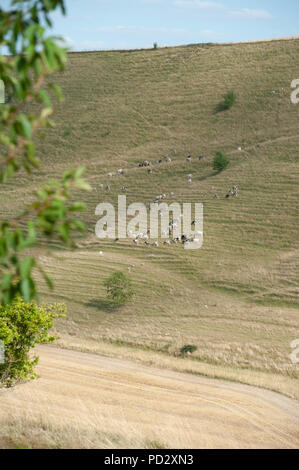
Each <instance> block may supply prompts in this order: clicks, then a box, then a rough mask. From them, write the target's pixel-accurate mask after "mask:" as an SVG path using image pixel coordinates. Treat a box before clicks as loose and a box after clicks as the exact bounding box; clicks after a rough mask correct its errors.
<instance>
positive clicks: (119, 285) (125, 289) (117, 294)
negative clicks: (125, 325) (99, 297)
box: [104, 271, 134, 305]
mask: <svg viewBox="0 0 299 470" xmlns="http://www.w3.org/2000/svg"><path fill="white" fill-rule="evenodd" d="M104 286H105V287H106V288H107V297H108V298H110V299H111V300H112V301H113V302H114V303H115V304H116V305H123V304H125V303H126V302H128V301H129V300H130V299H131V298H132V296H133V295H134V291H133V289H132V283H131V280H130V279H129V278H128V277H127V276H126V274H125V273H123V272H122V271H115V272H114V273H113V274H112V275H111V276H110V277H108V278H107V279H106V281H105V282H104Z"/></svg>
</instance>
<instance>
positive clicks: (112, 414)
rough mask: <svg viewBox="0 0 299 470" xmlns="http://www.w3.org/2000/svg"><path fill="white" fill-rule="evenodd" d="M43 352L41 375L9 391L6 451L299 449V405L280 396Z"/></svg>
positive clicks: (4, 402)
mask: <svg viewBox="0 0 299 470" xmlns="http://www.w3.org/2000/svg"><path fill="white" fill-rule="evenodd" d="M39 352H40V353H41V362H40V365H39V373H40V376H41V377H40V379H38V380H37V381H35V382H34V383H27V384H23V385H20V386H18V387H17V388H16V389H15V390H13V391H7V392H2V393H1V411H0V413H1V414H2V415H3V416H5V418H4V419H3V418H2V419H1V424H2V429H1V434H2V435H3V434H4V435H5V436H6V442H5V441H4V443H3V441H2V442H1V441H0V448H1V446H3V444H4V445H6V446H7V445H8V446H11V447H15V448H36V447H47V448H57V447H58V448H78V447H85V448H95V447H97V448H111V447H112V448H132V447H133V448H136V447H138V448H140V447H141V448H172V449H174V448H175V449H176V448H192V449H193V448H247V449H248V448H249V449H250V448H286V449H294V448H296V447H298V444H299V433H298V421H299V408H298V406H297V404H296V402H294V401H293V400H290V399H289V398H286V397H283V396H281V395H278V394H276V393H273V392H269V391H266V390H257V389H255V388H252V387H249V386H245V385H239V384H233V383H227V382H223V381H213V380H211V379H206V378H199V377H194V376H192V375H186V374H180V373H177V372H171V371H166V370H163V369H157V368H155V367H145V366H144V365H142V366H140V365H137V364H136V363H134V362H131V361H124V360H119V359H118V360H117V359H110V358H103V357H99V356H97V355H94V354H83V353H78V352H74V351H65V350H64V351H63V350H59V349H55V348H51V347H41V348H40V349H39ZM12 409H13V416H11V414H10V413H11V410H12ZM7 436H9V437H7Z"/></svg>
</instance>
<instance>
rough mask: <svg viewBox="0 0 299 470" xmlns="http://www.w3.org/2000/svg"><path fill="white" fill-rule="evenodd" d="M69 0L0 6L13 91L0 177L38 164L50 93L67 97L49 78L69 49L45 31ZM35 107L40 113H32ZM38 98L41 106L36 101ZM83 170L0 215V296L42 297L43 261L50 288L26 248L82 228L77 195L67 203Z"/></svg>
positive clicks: (5, 117)
mask: <svg viewBox="0 0 299 470" xmlns="http://www.w3.org/2000/svg"><path fill="white" fill-rule="evenodd" d="M58 8H60V9H61V11H62V12H63V13H65V8H64V0H23V1H22V0H13V1H12V3H11V7H10V9H9V10H7V11H6V10H4V9H2V8H0V46H2V47H4V48H5V49H6V50H7V52H8V55H6V56H4V55H1V56H0V78H1V80H3V82H4V84H5V91H6V92H7V93H8V94H9V95H10V96H12V97H13V99H10V100H9V102H7V103H6V104H0V184H1V183H2V184H3V183H6V182H7V181H8V180H10V179H11V178H13V177H15V175H16V174H17V172H18V171H19V170H20V169H21V168H24V169H25V170H26V171H27V173H29V174H30V173H31V172H32V169H34V168H38V167H39V164H40V162H39V159H38V158H37V156H36V152H35V140H34V137H35V135H38V133H40V129H41V128H42V127H53V126H54V123H53V121H52V120H50V116H51V114H52V113H53V105H52V99H53V95H54V97H56V98H58V100H62V92H61V90H60V88H59V87H57V86H56V85H55V84H54V83H51V82H50V80H49V75H51V74H52V73H53V72H57V71H62V70H63V69H64V67H65V63H66V49H64V48H63V47H61V46H60V45H59V42H58V41H59V38H55V37H48V36H46V26H48V27H49V26H51V25H52V22H51V19H50V13H51V12H53V11H54V10H56V9H58ZM30 103H32V104H35V106H30V109H34V110H35V112H29V111H28V109H29V106H28V105H29V104H30ZM36 105H37V106H36ZM83 171H84V169H83V168H77V169H74V170H70V171H67V172H65V173H64V175H63V176H62V179H61V181H52V182H49V183H47V184H45V185H44V186H43V187H42V188H40V189H39V190H37V191H36V194H35V196H36V200H35V202H33V203H32V204H31V205H30V207H26V208H25V210H24V212H23V213H22V214H21V215H20V216H19V217H17V218H15V219H13V220H11V219H10V220H1V219H0V276H1V281H0V301H1V302H2V304H7V303H9V302H11V301H12V300H13V299H14V298H16V296H17V295H21V296H22V297H23V298H24V299H25V300H26V301H30V300H31V299H33V298H37V290H36V286H35V283H34V280H33V277H32V271H33V269H34V268H36V267H38V268H39V269H40V271H41V272H42V274H43V275H44V277H45V279H46V281H47V283H48V285H49V287H52V282H51V280H50V279H49V277H48V276H47V275H46V274H45V273H44V272H43V271H42V269H41V268H40V267H39V266H38V265H37V262H36V260H35V259H34V257H32V256H26V250H28V248H31V247H34V246H36V245H37V244H38V240H39V239H42V240H43V242H44V243H45V240H46V241H47V242H49V241H50V240H51V239H58V240H60V241H61V242H62V243H64V244H67V243H73V242H72V237H71V236H72V232H73V231H83V230H84V226H83V224H82V223H81V222H80V221H79V220H77V218H76V217H75V216H74V213H75V212H77V211H82V210H83V209H84V205H83V204H82V203H80V202H73V203H69V202H68V201H69V200H70V197H71V191H72V189H74V188H77V189H81V190H89V189H90V188H89V186H88V185H87V184H86V182H85V181H84V180H83V178H82V174H83Z"/></svg>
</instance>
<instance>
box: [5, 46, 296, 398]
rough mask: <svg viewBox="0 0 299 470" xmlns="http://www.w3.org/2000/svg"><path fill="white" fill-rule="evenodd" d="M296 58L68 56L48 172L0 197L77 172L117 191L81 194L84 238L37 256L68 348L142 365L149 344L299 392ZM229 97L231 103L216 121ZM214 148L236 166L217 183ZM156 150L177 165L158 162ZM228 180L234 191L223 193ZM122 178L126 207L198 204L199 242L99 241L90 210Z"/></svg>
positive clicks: (222, 53) (208, 52)
mask: <svg viewBox="0 0 299 470" xmlns="http://www.w3.org/2000/svg"><path fill="white" fill-rule="evenodd" d="M298 53H299V40H298V39H294V40H288V41H273V42H271V41H270V42H259V43H246V44H231V45H190V46H186V47H174V48H163V49H158V50H140V51H114V52H90V53H88V52H85V53H70V54H69V57H68V66H67V70H66V71H65V73H63V74H61V75H58V76H57V77H56V78H55V81H56V82H57V83H58V84H59V85H61V86H62V88H63V91H64V95H65V102H64V103H63V104H61V105H58V106H57V108H56V112H55V121H56V123H57V127H56V128H55V129H51V130H48V131H47V138H46V139H45V140H44V141H41V142H40V143H39V153H40V156H41V159H42V163H43V166H42V168H41V170H40V171H39V172H36V174H35V176H34V181H33V182H29V181H27V177H26V175H20V176H19V177H18V179H17V180H16V181H14V182H12V183H10V184H7V185H5V186H4V187H3V188H2V189H1V191H2V192H1V195H0V197H1V211H2V213H4V214H5V215H9V214H13V213H16V211H17V210H20V208H21V204H22V203H23V201H25V202H26V201H29V200H30V197H31V194H32V190H33V189H34V187H36V186H37V185H38V184H40V183H41V182H42V181H44V180H45V178H46V179H50V178H52V177H54V176H59V175H60V174H61V172H62V171H63V170H64V169H65V168H68V167H70V166H75V165H82V164H83V165H85V166H86V168H87V179H88V181H89V182H90V184H91V185H92V186H99V184H104V186H106V185H107V184H109V185H110V186H111V191H110V192H105V191H104V192H101V191H97V192H92V193H90V194H88V195H84V198H85V202H86V203H87V211H86V214H85V221H86V223H87V227H88V235H87V236H86V238H85V239H84V240H81V242H80V245H79V248H78V250H76V251H75V252H62V251H61V250H58V251H57V253H56V255H57V257H53V251H52V254H51V253H49V254H48V255H47V256H43V258H42V260H43V263H44V265H45V267H46V268H47V270H48V272H49V273H50V274H52V276H53V278H54V281H55V286H56V289H55V292H53V293H51V292H49V291H48V290H47V288H46V286H44V284H43V283H42V281H40V282H41V291H42V294H43V299H44V300H46V301H53V300H59V301H64V302H66V304H67V305H68V310H69V316H68V320H65V321H61V322H60V324H59V332H60V334H61V335H62V340H61V342H62V344H64V345H66V346H70V347H78V348H81V349H82V348H83V349H93V350H99V351H101V352H103V351H104V350H105V342H107V345H106V346H107V351H110V352H109V353H111V354H112V353H113V354H125V352H126V354H129V353H130V350H131V351H132V355H135V356H136V357H139V358H140V359H142V360H145V361H153V360H154V359H152V356H151V354H152V352H149V350H155V351H156V350H158V351H161V352H164V353H165V354H170V355H173V356H175V355H176V354H177V352H178V350H179V348H180V347H181V346H182V345H184V344H186V343H187V344H194V345H196V346H197V348H198V349H197V351H196V352H195V353H194V354H193V355H192V357H193V358H194V361H193V362H194V366H193V367H194V371H197V372H202V373H205V374H210V375H211V374H212V375H216V376H223V377H229V378H232V379H236V380H241V381H245V382H249V383H256V384H262V385H264V386H269V387H270V388H276V389H277V390H281V391H283V392H285V393H288V394H289V395H292V396H294V395H295V392H294V387H293V379H294V378H296V377H298V369H297V370H296V366H294V365H292V363H291V361H290V358H289V355H290V353H291V349H290V342H291V341H292V340H294V339H296V338H297V337H298V326H299V321H298V290H296V285H297V284H296V281H298V270H297V267H298V145H299V134H298V112H299V105H297V106H295V105H294V104H292V103H291V100H290V93H291V88H290V84H291V81H292V80H293V79H294V78H298V77H297V75H298V66H297V58H298ZM231 90H233V91H234V92H235V94H236V97H237V101H236V103H235V105H234V106H233V107H232V108H231V109H230V110H228V111H224V112H220V113H217V112H216V111H215V109H216V106H217V104H218V103H219V102H220V101H221V99H222V97H223V95H224V94H225V93H227V92H229V91H231ZM239 147H241V149H242V150H241V151H239V150H238V149H239ZM172 149H176V150H177V154H176V155H171V151H172ZM218 150H221V151H223V152H224V153H225V154H226V155H228V156H229V159H230V166H229V167H228V169H226V170H225V171H224V172H222V173H220V174H216V173H215V172H213V170H212V161H213V157H214V155H215V152H216V151H218ZM189 152H190V153H191V155H192V156H193V160H192V162H191V163H188V162H187V161H186V156H187V154H188V153H189ZM165 154H169V155H171V157H172V162H171V163H162V164H160V165H159V164H156V163H155V162H156V160H158V159H161V158H163V156H164V155H165ZM201 154H203V155H204V156H205V158H204V159H203V160H201V161H199V160H198V158H197V157H198V155H201ZM144 160H151V161H152V163H153V173H152V174H151V175H150V174H148V172H147V170H146V169H145V168H139V167H138V163H139V162H142V161H144ZM119 168H123V169H124V170H125V176H119V175H117V169H119ZM109 172H112V173H114V176H113V177H109V176H108V173H109ZM189 173H192V175H193V178H192V184H191V185H188V184H187V175H188V174H189ZM234 184H237V185H238V186H239V196H238V198H230V199H226V198H225V195H226V194H227V191H228V189H229V188H231V187H232V186H233V185H234ZM123 185H126V186H128V192H127V199H128V203H131V202H135V201H136V202H146V203H148V202H151V201H153V200H154V198H155V197H156V195H158V194H161V193H168V194H169V193H170V192H171V191H172V192H174V197H173V200H175V201H178V202H191V201H192V202H201V201H204V202H205V206H204V244H203V247H202V249H200V250H198V251H192V252H189V251H187V250H184V249H183V247H181V246H171V247H166V246H163V245H162V244H160V247H159V248H153V247H150V248H147V247H146V246H145V245H143V244H140V245H139V246H137V247H136V246H133V243H132V242H131V241H120V242H119V244H114V243H113V242H108V241H105V242H102V241H101V240H98V239H96V238H95V236H94V228H95V224H96V222H97V219H98V217H97V216H96V215H95V213H94V212H95V207H96V205H97V204H98V203H99V202H101V201H102V200H105V201H109V202H114V203H116V200H117V195H118V194H121V187H122V186H123ZM215 193H217V194H218V195H219V199H215V198H214V195H215ZM81 197H82V195H81ZM170 201H171V199H169V198H168V199H167V200H166V202H170ZM99 250H102V251H103V256H100V255H99V254H98V252H99ZM54 254H55V253H54ZM132 265H134V266H132ZM128 268H130V269H129V270H128ZM118 269H122V270H124V271H127V272H128V271H130V276H131V278H132V279H133V281H134V283H135V285H136V290H137V293H136V297H135V300H134V302H133V303H131V304H129V305H128V306H126V307H123V308H121V309H120V310H114V309H113V308H112V307H111V305H110V304H109V303H108V302H107V301H106V299H105V290H104V287H103V280H104V278H106V277H107V276H108V275H109V274H110V273H111V272H112V271H113V270H118ZM296 277H297V279H296ZM103 342H104V345H103ZM108 342H109V343H112V344H115V345H116V346H119V347H117V348H116V349H115V350H114V349H113V348H111V345H109V344H108ZM121 346H122V347H121ZM112 350H113V352H112ZM138 351H139V352H138ZM138 354H139V355H138ZM147 354H148V355H147ZM162 357H164V356H162V355H161V358H162ZM149 358H151V359H149ZM161 361H162V359H161ZM173 367H176V365H175V359H174V360H173ZM256 374H257V375H256ZM258 374H261V375H260V376H259V377H262V374H265V375H263V377H264V378H263V379H261V378H260V379H259V378H257V377H258ZM265 377H266V378H265Z"/></svg>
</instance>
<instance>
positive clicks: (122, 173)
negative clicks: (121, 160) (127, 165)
mask: <svg viewBox="0 0 299 470" xmlns="http://www.w3.org/2000/svg"><path fill="white" fill-rule="evenodd" d="M117 173H118V174H119V175H124V174H125V172H124V170H122V169H121V168H120V169H119V170H117Z"/></svg>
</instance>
